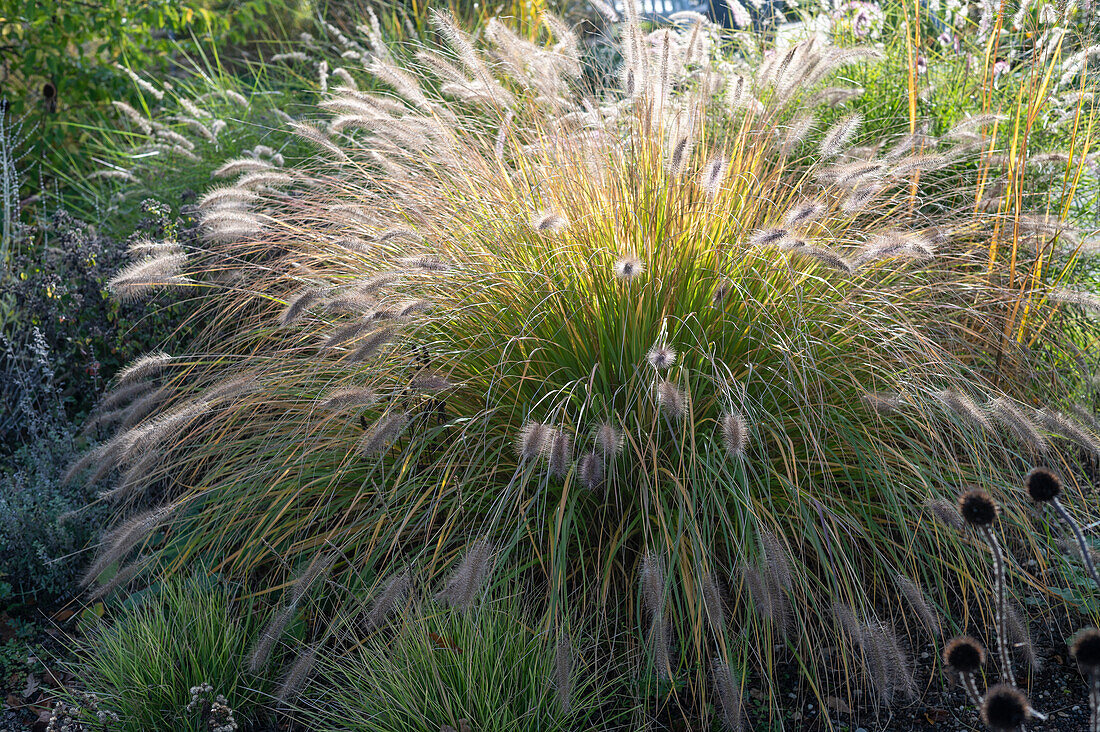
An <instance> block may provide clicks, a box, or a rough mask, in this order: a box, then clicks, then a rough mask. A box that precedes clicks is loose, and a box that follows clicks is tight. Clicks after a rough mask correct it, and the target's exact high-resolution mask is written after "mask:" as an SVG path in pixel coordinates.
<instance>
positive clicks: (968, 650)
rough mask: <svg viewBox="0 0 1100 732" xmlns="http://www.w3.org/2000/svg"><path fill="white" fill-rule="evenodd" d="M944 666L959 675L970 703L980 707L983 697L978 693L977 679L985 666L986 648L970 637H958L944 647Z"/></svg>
mask: <svg viewBox="0 0 1100 732" xmlns="http://www.w3.org/2000/svg"><path fill="white" fill-rule="evenodd" d="M943 665H944V666H946V667H947V668H948V669H949V670H950V671H952V672H954V673H956V674H958V675H959V682H960V683H961V684H962V687H963V689H964V690H965V691H966V695H967V697H968V698H969V699H970V703H971V704H973V705H974V706H977V707H980V706H981V704H982V695H981V693H980V692H979V691H978V680H977V677H978V672H979V671H981V669H982V666H984V665H985V647H984V646H982V644H981V643H979V642H978V641H977V640H975V639H974V638H971V637H970V636H968V635H963V636H956V637H955V638H952V639H951V640H949V641H948V642H947V645H946V646H944V649H943Z"/></svg>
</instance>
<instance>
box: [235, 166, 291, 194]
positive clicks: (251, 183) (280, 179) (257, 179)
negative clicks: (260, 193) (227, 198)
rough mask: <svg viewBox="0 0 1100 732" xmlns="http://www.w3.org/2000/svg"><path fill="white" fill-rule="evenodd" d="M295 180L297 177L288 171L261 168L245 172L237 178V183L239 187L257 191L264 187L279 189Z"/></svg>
mask: <svg viewBox="0 0 1100 732" xmlns="http://www.w3.org/2000/svg"><path fill="white" fill-rule="evenodd" d="M295 180H296V179H295V177H294V176H293V175H290V174H288V173H280V172H279V171H276V170H261V171H257V172H255V173H245V174H244V175H242V176H241V177H240V178H238V179H237V183H236V184H235V185H236V187H237V188H239V189H243V190H246V191H255V190H261V189H264V188H274V189H278V188H281V187H284V186H289V185H290V184H291V183H294V182H295Z"/></svg>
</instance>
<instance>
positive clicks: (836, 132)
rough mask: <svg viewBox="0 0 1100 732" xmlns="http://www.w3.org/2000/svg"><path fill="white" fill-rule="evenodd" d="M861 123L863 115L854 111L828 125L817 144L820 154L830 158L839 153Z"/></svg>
mask: <svg viewBox="0 0 1100 732" xmlns="http://www.w3.org/2000/svg"><path fill="white" fill-rule="evenodd" d="M861 124H863V115H861V114H858V113H855V114H849V115H848V116H846V117H843V118H842V119H841V120H840V121H839V122H837V123H836V124H834V125H833V126H832V127H830V128H829V130H828V131H827V132H826V133H825V136H824V137H822V138H821V143H820V144H819V145H818V149H819V150H820V152H821V156H822V157H823V158H832V157H836V156H837V155H839V154H840V152H841V151H842V150H843V149H844V148H845V147H846V146H847V145H848V143H849V142H851V140H852V138H853V137H855V134H856V132H858V131H859V126H860V125H861Z"/></svg>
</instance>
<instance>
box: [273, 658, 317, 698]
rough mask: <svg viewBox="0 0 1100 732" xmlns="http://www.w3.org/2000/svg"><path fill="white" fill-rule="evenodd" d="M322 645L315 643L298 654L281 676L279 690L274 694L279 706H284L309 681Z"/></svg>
mask: <svg viewBox="0 0 1100 732" xmlns="http://www.w3.org/2000/svg"><path fill="white" fill-rule="evenodd" d="M321 648H322V645H321V644H320V643H317V644H315V645H313V646H311V647H308V648H305V649H304V650H302V651H301V652H299V654H298V656H297V658H295V659H294V663H293V664H291V666H290V669H289V670H288V671H287V672H286V675H285V676H283V679H282V681H281V682H280V684H279V690H278V691H277V692H276V693H275V699H276V700H277V701H278V702H279V703H280V704H286V703H287V702H289V701H291V700H293V699H294V697H296V696H297V695H298V693H299V692H300V691H301V689H302V686H304V685H305V683H306V681H308V680H309V676H310V674H312V673H313V667H314V665H316V663H317V656H318V655H319V654H320V652H321Z"/></svg>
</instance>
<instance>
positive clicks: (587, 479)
mask: <svg viewBox="0 0 1100 732" xmlns="http://www.w3.org/2000/svg"><path fill="white" fill-rule="evenodd" d="M578 472H579V473H580V477H581V483H582V484H583V485H584V487H585V488H588V489H589V490H595V489H597V488H599V487H600V485H602V484H603V480H604V470H603V460H601V459H600V456H599V455H597V454H596V453H594V452H589V453H585V455H584V457H582V458H581V462H580V466H579V467H578Z"/></svg>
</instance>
